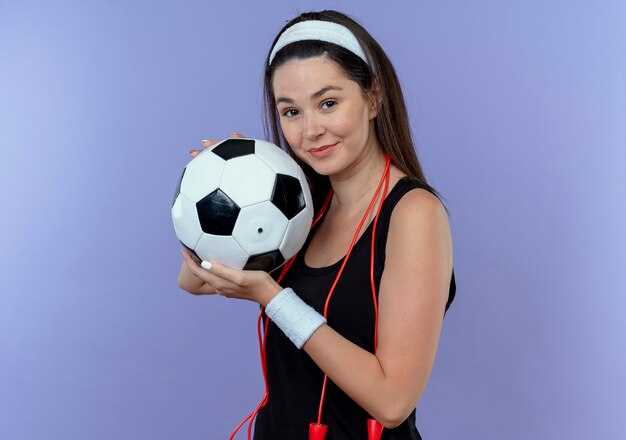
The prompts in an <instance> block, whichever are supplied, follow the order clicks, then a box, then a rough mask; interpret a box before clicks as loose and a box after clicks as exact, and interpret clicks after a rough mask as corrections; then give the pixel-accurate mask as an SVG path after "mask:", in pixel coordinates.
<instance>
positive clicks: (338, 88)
mask: <svg viewBox="0 0 626 440" xmlns="http://www.w3.org/2000/svg"><path fill="white" fill-rule="evenodd" d="M329 90H343V89H342V88H341V87H337V86H326V87H324V88H322V89H320V90H318V91H317V92H315V93H313V94H312V95H311V100H314V99H316V98H319V97H320V96H322V95H323V94H324V93H326V92H328V91H329ZM281 102H286V103H287V104H293V103H294V102H295V101H294V100H293V99H291V98H285V97H284V96H280V97H278V98H276V104H277V105H278V104H280V103H281Z"/></svg>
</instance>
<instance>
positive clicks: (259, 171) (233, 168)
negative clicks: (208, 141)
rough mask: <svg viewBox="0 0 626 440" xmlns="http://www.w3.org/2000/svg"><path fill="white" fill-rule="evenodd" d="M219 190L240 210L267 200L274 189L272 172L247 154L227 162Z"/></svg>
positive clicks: (260, 161) (254, 157) (257, 159)
mask: <svg viewBox="0 0 626 440" xmlns="http://www.w3.org/2000/svg"><path fill="white" fill-rule="evenodd" d="M220 189H221V190H222V191H224V192H225V193H226V194H227V195H228V197H230V198H231V199H232V200H233V201H234V202H235V203H236V204H237V205H239V207H240V208H243V207H244V206H248V205H252V204H254V203H259V202H263V201H265V200H269V199H270V197H271V196H272V190H273V189H274V171H272V169H271V168H270V167H269V166H267V164H266V163H265V162H263V161H262V160H261V159H259V158H258V157H256V156H255V155H252V154H249V155H247V156H240V157H235V158H234V159H230V160H227V161H226V162H225V165H224V171H223V173H222V181H221V182H220Z"/></svg>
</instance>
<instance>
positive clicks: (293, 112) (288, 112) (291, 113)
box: [280, 108, 298, 118]
mask: <svg viewBox="0 0 626 440" xmlns="http://www.w3.org/2000/svg"><path fill="white" fill-rule="evenodd" d="M297 114H298V110H294V109H292V108H288V109H287V110H283V111H282V113H281V114H280V115H281V116H284V117H286V118H291V117H293V116H296V115H297Z"/></svg>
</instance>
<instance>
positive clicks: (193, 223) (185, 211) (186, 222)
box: [172, 194, 203, 249]
mask: <svg viewBox="0 0 626 440" xmlns="http://www.w3.org/2000/svg"><path fill="white" fill-rule="evenodd" d="M172 220H173V221H174V230H175V231H176V236H177V237H178V239H179V240H180V241H181V242H182V243H183V244H184V245H185V246H187V247H189V248H191V249H193V248H195V247H196V243H198V240H200V236H201V235H202V234H203V232H202V228H201V227H200V222H199V221H198V215H197V211H196V204H195V203H193V202H192V201H191V200H188V199H187V198H186V197H185V196H183V195H182V194H178V197H176V201H175V202H174V206H172Z"/></svg>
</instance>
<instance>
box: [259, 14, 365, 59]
mask: <svg viewBox="0 0 626 440" xmlns="http://www.w3.org/2000/svg"><path fill="white" fill-rule="evenodd" d="M303 40H318V41H325V42H327V43H333V44H336V45H337V46H341V47H343V48H345V49H348V50H349V51H350V52H352V53H354V54H355V55H358V56H359V58H361V59H362V60H363V61H365V64H369V63H368V62H367V57H366V56H365V52H363V49H362V48H361V45H360V44H359V42H358V40H357V39H356V37H355V36H354V34H353V33H352V32H350V30H349V29H348V28H347V27H345V26H342V25H340V24H338V23H334V22H332V21H321V20H307V21H301V22H299V23H296V24H294V25H293V26H291V27H290V28H288V29H287V30H286V31H285V32H283V33H282V34H281V35H280V38H278V41H277V42H276V44H275V45H274V48H273V49H272V52H271V53H270V60H269V64H272V61H273V60H274V57H275V56H276V53H277V52H278V51H279V50H281V49H282V48H283V47H285V46H287V45H288V44H291V43H295V42H296V41H303Z"/></svg>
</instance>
